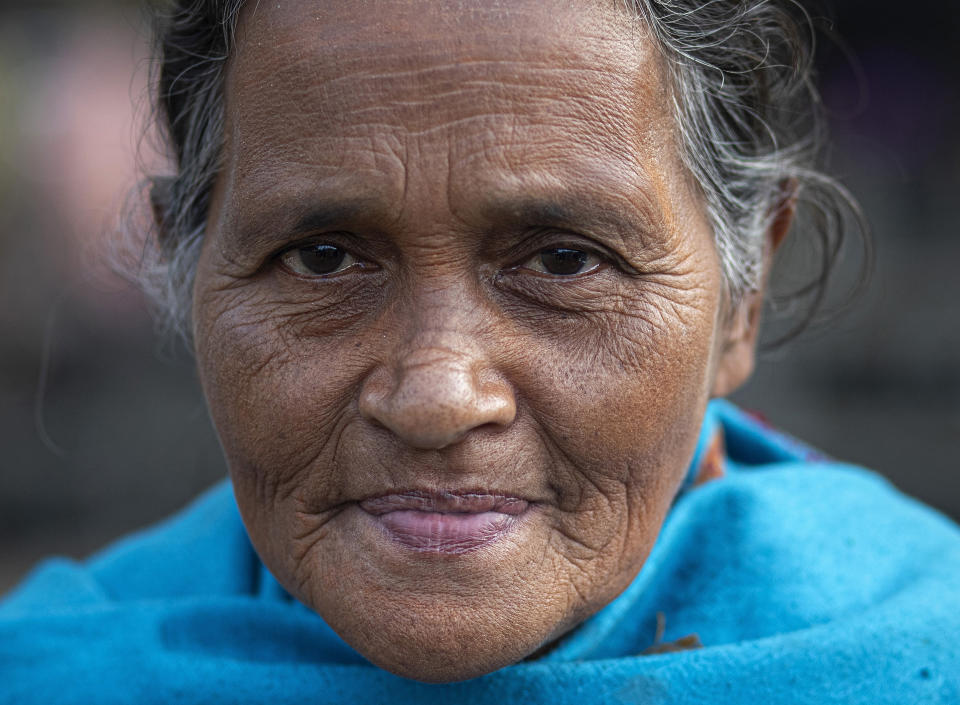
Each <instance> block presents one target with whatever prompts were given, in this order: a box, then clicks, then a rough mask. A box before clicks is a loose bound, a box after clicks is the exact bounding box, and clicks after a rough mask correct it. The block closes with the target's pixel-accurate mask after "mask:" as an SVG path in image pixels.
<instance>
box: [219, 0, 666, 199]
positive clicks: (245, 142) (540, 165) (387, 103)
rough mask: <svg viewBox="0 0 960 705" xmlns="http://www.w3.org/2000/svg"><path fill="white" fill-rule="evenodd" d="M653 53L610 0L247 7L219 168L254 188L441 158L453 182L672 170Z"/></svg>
mask: <svg viewBox="0 0 960 705" xmlns="http://www.w3.org/2000/svg"><path fill="white" fill-rule="evenodd" d="M660 62H661V59H660V56H659V54H658V53H657V52H656V50H655V48H654V46H653V44H652V42H651V41H650V40H649V39H648V38H647V37H646V35H645V28H644V27H643V26H642V25H641V24H640V23H638V21H637V20H636V19H635V18H632V17H631V16H630V15H629V14H628V13H627V12H626V11H625V10H624V9H623V8H622V7H620V6H619V4H618V3H615V2H614V1H613V0H609V1H602V2H597V1H595V0H584V1H583V2H570V1H569V0H509V1H507V0H476V1H475V2H463V1H458V0H366V1H360V2H357V1H349V0H324V1H322V2H321V1H319V0H301V1H288V0H270V1H269V2H267V1H261V2H248V3H246V5H245V7H244V11H243V14H242V15H241V18H240V22H239V25H238V30H237V42H236V49H235V51H234V54H233V56H232V57H231V61H230V67H229V71H228V76H227V91H226V92H227V102H226V104H227V135H228V136H227V143H228V144H227V154H228V162H227V164H226V167H227V172H228V173H229V172H232V173H231V174H230V177H229V178H231V179H240V180H244V179H245V177H251V178H249V179H246V180H247V182H248V183H253V182H256V183H259V184H260V185H261V186H262V185H264V184H269V183H270V182H271V181H274V180H276V178H277V177H280V176H282V177H284V178H286V179H287V182H288V184H289V181H290V178H292V175H293V173H294V171H296V170H298V169H299V171H300V172H301V175H302V177H303V182H304V183H308V182H309V183H310V184H311V186H310V188H313V187H314V185H315V184H317V183H318V181H317V180H318V179H326V178H328V177H329V178H333V177H334V175H335V174H337V178H347V176H344V174H347V175H348V176H349V177H350V178H352V179H354V181H355V180H356V178H357V175H358V174H360V173H361V172H365V173H366V174H368V175H369V178H366V177H365V179H364V183H363V184H357V183H354V182H353V181H351V182H350V184H349V188H351V189H354V190H358V189H359V190H376V191H377V193H378V194H385V193H387V192H390V191H397V192H398V193H400V192H401V191H403V189H405V188H407V187H408V186H409V183H410V179H411V172H410V169H411V168H416V169H419V170H420V171H421V172H422V173H428V174H431V175H437V174H441V173H447V172H448V168H449V165H450V164H456V165H457V168H456V169H451V170H450V171H449V182H450V183H448V184H447V185H446V188H452V189H454V190H458V189H461V187H462V189H466V190H473V189H475V188H476V187H477V186H483V184H482V183H481V181H482V180H483V179H487V180H488V181H490V182H491V183H494V182H497V183H502V182H503V180H504V179H505V178H507V176H505V174H504V172H510V173H511V174H514V175H515V174H517V172H518V171H522V172H523V174H524V175H523V177H522V178H526V179H528V180H536V179H537V178H538V177H537V173H538V171H539V173H540V174H541V175H542V178H540V181H541V182H542V181H544V179H549V178H555V179H567V178H568V174H569V173H570V169H571V168H572V167H576V169H577V170H578V173H579V174H580V176H581V177H582V178H583V180H584V181H585V182H589V181H591V180H594V181H595V180H596V178H598V175H600V173H601V172H604V173H605V174H606V177H608V178H609V179H610V180H612V181H616V180H618V179H622V178H625V177H626V176H629V177H630V178H634V177H636V178H642V179H644V180H647V181H649V179H648V178H646V177H648V176H649V175H651V174H653V175H654V176H656V175H657V172H659V173H661V174H663V173H666V172H676V171H677V170H678V169H679V166H677V160H676V159H675V157H676V151H675V150H673V149H670V148H668V147H670V146H671V142H672V139H673V137H672V134H673V130H672V121H671V118H670V113H669V108H668V106H669V105H670V97H669V91H668V89H667V87H666V82H665V80H664V74H665V72H664V71H663V70H662V66H661V63H660ZM441 143H442V144H443V146H442V147H439V146H438V145H440V144H441ZM412 155H415V156H412ZM398 156H399V158H397V157H398ZM394 162H395V163H394ZM666 162H669V163H666ZM292 165H293V166H292ZM307 166H309V171H310V173H309V174H307ZM474 166H475V167H476V168H473V167H474ZM518 166H522V169H518V168H517V167H518ZM301 167H302V168H301ZM481 167H482V168H481ZM454 172H456V173H454ZM445 178H446V177H445ZM518 178H520V177H518ZM378 180H379V181H382V182H383V184H382V185H378V184H377V181H378ZM654 180H656V179H654ZM401 181H403V182H404V184H401ZM458 184H459V186H458ZM346 186H347V184H346V183H345V184H344V187H346ZM517 186H518V187H520V186H521V185H520V184H517ZM491 188H493V187H492V186H491ZM462 189H461V190H462Z"/></svg>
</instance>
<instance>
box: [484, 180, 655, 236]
mask: <svg viewBox="0 0 960 705" xmlns="http://www.w3.org/2000/svg"><path fill="white" fill-rule="evenodd" d="M650 205H651V206H653V204H650ZM485 210H486V213H487V214H488V217H492V218H493V219H494V220H500V221H501V222H503V221H514V222H518V221H523V222H525V223H530V224H537V225H543V226H552V227H558V228H569V229H571V230H575V231H576V230H582V229H584V228H586V229H587V230H588V232H583V233H582V234H584V235H590V234H591V232H589V231H594V232H596V234H598V235H602V236H604V237H605V238H614V239H616V240H618V241H620V243H621V244H622V245H626V244H628V242H637V241H639V242H640V243H641V244H643V243H649V240H650V236H651V235H652V233H654V232H655V231H656V230H657V229H659V227H661V226H658V225H657V224H658V223H662V222H663V217H662V214H661V213H660V211H659V208H655V211H654V212H652V213H651V212H649V209H646V208H637V207H633V208H624V207H618V206H617V205H616V204H615V203H614V202H612V201H609V202H608V201H606V200H604V199H602V198H595V197H591V196H588V195H585V194H580V193H568V192H566V191H563V192H560V193H555V194H551V195H548V196H521V197H519V198H512V197H506V198H493V199H491V201H490V202H489V203H488V204H487V206H486V209H485Z"/></svg>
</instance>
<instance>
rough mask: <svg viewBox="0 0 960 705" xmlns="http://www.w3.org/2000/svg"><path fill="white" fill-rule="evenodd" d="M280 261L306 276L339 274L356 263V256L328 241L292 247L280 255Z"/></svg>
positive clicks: (292, 270) (288, 267) (296, 272)
mask: <svg viewBox="0 0 960 705" xmlns="http://www.w3.org/2000/svg"><path fill="white" fill-rule="evenodd" d="M280 261H281V262H282V263H283V265H284V266H285V267H286V268H287V269H289V270H290V271H291V272H293V273H294V274H299V275H301V276H306V277H318V276H319V277H323V276H329V275H331V274H339V273H340V272H343V271H345V270H347V269H349V268H351V267H353V266H355V265H356V264H358V262H357V258H356V257H354V256H353V255H351V254H350V253H349V252H347V251H346V250H345V249H343V248H342V247H339V246H337V245H332V244H330V243H328V242H317V243H310V244H308V245H298V246H296V247H292V248H290V249H289V250H287V251H286V252H283V253H282V254H281V255H280Z"/></svg>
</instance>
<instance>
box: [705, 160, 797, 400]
mask: <svg viewBox="0 0 960 705" xmlns="http://www.w3.org/2000/svg"><path fill="white" fill-rule="evenodd" d="M797 188H798V185H797V181H796V179H787V180H785V181H783V182H782V183H781V184H780V197H779V198H778V199H777V201H776V204H775V205H774V207H773V208H772V209H771V210H772V211H773V212H772V214H771V216H772V217H771V218H770V223H769V225H768V226H767V230H766V233H765V238H764V246H763V274H762V275H761V278H760V282H759V285H758V287H757V288H756V289H752V290H750V291H748V292H746V293H745V294H744V295H743V297H742V298H741V299H740V301H739V302H738V303H737V304H736V308H735V310H733V311H731V312H729V314H728V316H727V321H726V331H725V335H724V336H723V338H724V340H723V344H722V348H721V351H720V358H719V362H718V364H717V369H716V372H715V374H714V380H713V390H712V396H714V397H723V396H726V395H728V394H731V393H732V392H734V391H735V390H736V389H737V388H738V387H740V385H742V384H743V383H744V382H746V381H747V379H749V378H750V375H751V374H752V373H753V368H754V365H755V364H756V350H757V337H758V335H759V332H760V318H761V313H762V312H763V297H764V292H765V291H766V288H767V283H768V281H769V278H770V269H771V267H772V265H773V256H774V254H775V253H776V251H777V250H778V249H779V248H780V246H781V245H782V244H783V242H784V240H786V237H787V233H789V232H790V226H791V225H792V224H793V218H794V215H795V214H796V210H797Z"/></svg>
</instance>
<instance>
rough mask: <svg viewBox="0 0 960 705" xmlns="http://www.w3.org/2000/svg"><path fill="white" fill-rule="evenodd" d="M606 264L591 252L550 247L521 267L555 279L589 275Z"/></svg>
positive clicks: (572, 248)
mask: <svg viewBox="0 0 960 705" xmlns="http://www.w3.org/2000/svg"><path fill="white" fill-rule="evenodd" d="M603 263H604V259H603V258H602V257H601V256H600V255H598V254H596V253H594V252H590V251H589V250H580V249H577V248H574V247H548V248H545V249H543V250H540V251H539V252H538V253H537V254H535V255H534V256H533V257H531V258H530V259H528V260H527V261H526V262H524V263H523V264H522V265H521V266H522V267H523V268H524V269H532V270H533V271H534V272H539V273H540V274H548V275H550V276H555V277H570V276H574V275H577V274H587V273H588V272H592V271H594V270H595V269H598V268H599V267H600V265H602V264H603Z"/></svg>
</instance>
